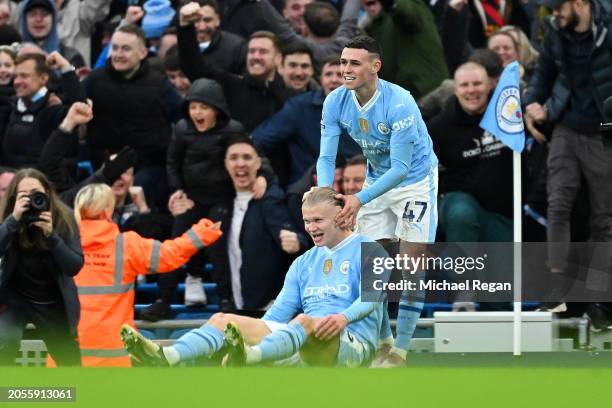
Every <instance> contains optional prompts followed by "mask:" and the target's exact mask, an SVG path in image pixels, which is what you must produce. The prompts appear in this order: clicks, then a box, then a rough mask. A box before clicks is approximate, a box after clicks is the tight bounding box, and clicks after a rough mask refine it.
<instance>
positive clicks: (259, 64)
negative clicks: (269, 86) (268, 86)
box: [246, 38, 281, 80]
mask: <svg viewBox="0 0 612 408" xmlns="http://www.w3.org/2000/svg"><path fill="white" fill-rule="evenodd" d="M280 58H281V54H280V53H279V52H278V50H276V48H274V43H273V42H272V40H270V39H269V38H253V39H251V40H250V41H249V46H248V51H247V60H246V64H247V71H248V73H249V75H251V76H252V77H255V78H259V79H266V80H272V79H274V74H275V72H276V67H277V65H278V62H279V61H280Z"/></svg>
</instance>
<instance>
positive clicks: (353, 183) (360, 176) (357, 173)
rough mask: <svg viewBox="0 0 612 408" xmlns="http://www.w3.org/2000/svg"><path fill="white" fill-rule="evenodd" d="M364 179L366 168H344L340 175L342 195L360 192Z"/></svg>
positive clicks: (360, 166)
mask: <svg viewBox="0 0 612 408" xmlns="http://www.w3.org/2000/svg"><path fill="white" fill-rule="evenodd" d="M365 178H366V166H365V165H363V164H354V165H351V166H346V167H345V168H344V173H343V174H342V189H343V190H344V194H357V193H358V192H360V191H361V188H362V187H363V183H364V182H365Z"/></svg>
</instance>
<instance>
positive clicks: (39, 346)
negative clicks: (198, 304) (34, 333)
mask: <svg viewBox="0 0 612 408" xmlns="http://www.w3.org/2000/svg"><path fill="white" fill-rule="evenodd" d="M555 322H556V324H557V325H558V327H560V328H566V329H574V330H577V332H578V346H579V348H580V349H582V350H586V349H588V348H590V344H589V341H590V338H589V320H588V319H586V318H577V317H575V318H570V319H558V320H555ZM135 323H136V327H138V328H139V329H145V330H157V329H164V330H181V329H195V328H197V327H200V326H202V325H203V324H205V323H206V320H203V319H198V320H160V321H158V322H147V321H144V320H136V322H135ZM395 325H396V321H395V320H391V327H395ZM417 327H418V328H422V329H433V327H434V319H430V318H423V319H419V320H418V321H417ZM608 335H609V336H610V337H606V341H607V342H608V343H610V342H611V341H612V333H611V332H608ZM603 336H604V334H602V335H600V337H603ZM431 340H432V339H423V338H415V339H413V343H414V344H413V345H412V347H411V348H412V349H414V350H418V351H433V349H431V347H430V345H429V342H430V341H431ZM155 342H156V343H158V344H160V345H162V346H167V345H171V344H173V343H174V341H173V340H168V339H163V340H155ZM601 348H602V349H605V348H606V347H601ZM19 353H20V355H19V357H18V358H17V359H16V363H17V365H20V366H24V367H41V366H45V365H46V362H47V347H46V346H45V343H44V342H43V341H42V340H22V341H21V347H20V349H19Z"/></svg>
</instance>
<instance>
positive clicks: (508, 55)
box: [489, 33, 518, 67]
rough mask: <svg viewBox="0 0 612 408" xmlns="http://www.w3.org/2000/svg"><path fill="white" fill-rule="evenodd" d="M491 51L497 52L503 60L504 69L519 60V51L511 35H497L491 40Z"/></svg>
mask: <svg viewBox="0 0 612 408" xmlns="http://www.w3.org/2000/svg"><path fill="white" fill-rule="evenodd" d="M489 49H490V50H493V51H495V53H496V54H497V55H499V58H501V60H502V63H503V65H504V67H505V66H506V65H508V64H510V63H511V62H512V61H516V60H518V50H517V48H516V44H515V41H513V40H512V38H511V37H510V34H504V33H500V34H496V35H493V36H492V37H491V38H490V39H489Z"/></svg>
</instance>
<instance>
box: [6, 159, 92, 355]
mask: <svg viewBox="0 0 612 408" xmlns="http://www.w3.org/2000/svg"><path fill="white" fill-rule="evenodd" d="M0 217H1V219H2V221H3V222H2V225H0V257H2V264H1V270H2V273H1V274H0V365H6V364H14V362H15V356H16V353H17V350H18V349H19V343H20V340H21V337H22V334H23V330H24V328H25V325H26V324H27V323H34V325H35V326H36V329H37V330H38V332H39V335H40V337H41V338H42V339H43V340H44V341H45V344H46V346H47V350H48V351H49V353H50V354H51V356H52V357H53V359H54V360H55V361H56V362H57V364H58V365H60V366H62V365H79V364H80V353H79V345H78V343H77V341H76V326H77V323H78V321H79V301H78V297H77V290H76V286H75V284H74V280H73V277H74V276H75V275H76V274H77V273H78V272H79V270H80V269H81V267H82V266H83V253H82V250H81V243H80V240H79V232H78V229H77V226H76V223H75V221H74V218H73V217H72V215H71V213H70V211H69V209H68V208H67V207H66V206H65V205H64V204H62V203H61V202H60V200H59V198H58V197H57V194H56V193H55V191H54V190H53V189H52V187H51V184H50V183H49V181H48V180H47V178H46V177H45V176H44V174H42V173H41V172H39V171H37V170H34V169H22V170H20V171H18V172H17V173H16V174H15V177H14V178H13V180H12V181H11V183H10V185H9V187H8V190H7V192H6V195H5V196H4V198H3V199H2V201H0Z"/></svg>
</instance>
